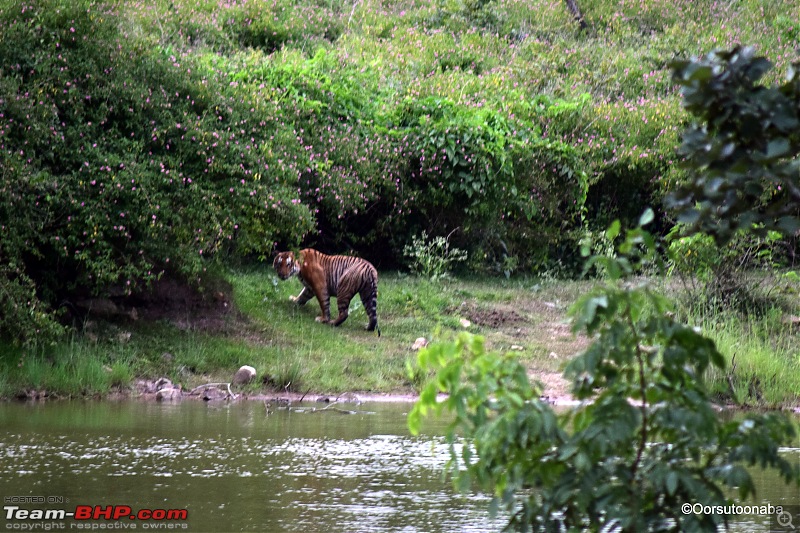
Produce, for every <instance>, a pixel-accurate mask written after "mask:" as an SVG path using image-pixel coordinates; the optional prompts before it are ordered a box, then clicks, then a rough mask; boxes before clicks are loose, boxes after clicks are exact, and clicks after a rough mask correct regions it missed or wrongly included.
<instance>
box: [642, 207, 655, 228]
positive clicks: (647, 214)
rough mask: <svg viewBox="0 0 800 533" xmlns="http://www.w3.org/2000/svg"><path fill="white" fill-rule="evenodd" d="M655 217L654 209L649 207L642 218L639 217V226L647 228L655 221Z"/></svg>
mask: <svg viewBox="0 0 800 533" xmlns="http://www.w3.org/2000/svg"><path fill="white" fill-rule="evenodd" d="M655 217H656V215H655V213H654V212H653V209H652V208H650V207H648V208H647V209H645V211H644V213H642V216H641V217H639V226H646V225H648V224H650V223H651V222H652V221H653V219H655Z"/></svg>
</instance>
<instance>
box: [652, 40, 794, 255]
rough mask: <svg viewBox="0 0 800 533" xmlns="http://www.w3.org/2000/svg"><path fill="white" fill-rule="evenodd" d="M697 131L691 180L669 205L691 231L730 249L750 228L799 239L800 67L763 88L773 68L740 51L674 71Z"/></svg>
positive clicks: (691, 135) (691, 137)
mask: <svg viewBox="0 0 800 533" xmlns="http://www.w3.org/2000/svg"><path fill="white" fill-rule="evenodd" d="M672 66H673V69H674V74H673V79H674V80H675V81H676V82H677V83H678V84H680V86H681V91H682V94H683V102H684V107H685V108H686V109H687V110H688V111H689V112H690V113H691V114H692V115H693V116H694V117H695V123H694V124H693V125H692V126H690V127H689V128H688V129H687V131H686V132H685V133H684V136H683V143H682V145H681V147H680V149H679V153H680V155H682V156H683V157H684V158H685V159H686V166H687V167H688V168H689V170H690V173H691V175H690V179H689V180H688V181H687V182H686V183H684V184H682V185H681V186H680V187H679V188H678V189H677V190H676V191H675V192H673V193H672V194H670V195H669V197H668V199H667V205H668V206H669V207H671V208H672V209H675V210H676V211H677V212H678V213H679V221H681V222H684V223H686V224H687V225H689V226H690V229H691V230H692V231H700V232H703V233H708V234H709V235H712V236H713V237H714V238H715V239H716V240H717V242H719V243H726V242H728V241H729V240H730V239H731V238H733V236H734V235H735V234H736V231H737V230H738V229H740V228H743V229H744V230H746V231H749V230H750V229H751V228H752V227H754V226H755V230H756V231H757V232H759V233H761V234H766V232H767V231H769V230H776V231H780V232H781V233H788V234H792V233H794V231H796V230H797V229H798V228H800V221H799V219H798V214H800V210H798V205H799V204H800V158H798V156H800V74H798V68H799V67H800V63H795V64H794V65H792V67H791V68H790V69H789V71H788V74H787V76H786V79H785V80H784V82H783V83H782V84H779V85H765V84H763V82H762V80H763V78H764V76H765V75H766V74H767V73H769V71H770V70H771V69H772V67H773V65H772V63H771V62H770V61H769V60H767V59H766V58H764V57H761V56H757V55H756V54H755V51H754V49H753V48H750V47H736V48H734V49H732V50H730V51H716V52H712V53H710V54H708V55H706V56H704V57H702V58H699V59H694V60H679V61H675V62H673V64H672Z"/></svg>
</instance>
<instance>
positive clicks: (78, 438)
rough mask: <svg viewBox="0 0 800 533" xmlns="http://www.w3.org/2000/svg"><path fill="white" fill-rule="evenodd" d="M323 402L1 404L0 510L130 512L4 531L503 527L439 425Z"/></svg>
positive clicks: (755, 524) (378, 407)
mask: <svg viewBox="0 0 800 533" xmlns="http://www.w3.org/2000/svg"><path fill="white" fill-rule="evenodd" d="M322 407H324V405H306V406H304V409H299V410H291V411H289V410H285V409H275V408H273V411H272V412H271V413H270V414H269V415H267V412H266V409H265V406H264V405H263V404H261V403H258V402H241V403H233V404H226V403H222V404H204V403H201V402H195V401H191V402H184V403H179V404H158V403H142V402H121V403H111V402H86V403H83V402H53V403H47V404H9V403H5V404H0V497H2V498H3V499H4V506H16V507H19V508H20V509H23V510H32V509H45V510H46V509H54V510H64V511H67V512H74V511H75V510H76V509H78V508H79V507H78V506H89V507H88V508H86V509H88V511H86V509H84V511H81V512H94V508H95V507H96V506H100V509H101V510H106V511H107V512H113V511H114V510H117V509H118V510H120V512H121V513H123V516H124V517H125V518H123V519H122V520H121V521H109V520H105V519H103V518H102V516H101V517H100V518H101V519H100V520H91V521H75V520H72V519H69V518H67V519H61V518H60V517H58V516H55V518H54V519H48V520H16V519H15V518H19V516H14V517H13V518H12V519H9V518H8V516H7V513H8V512H9V511H7V510H4V511H3V513H4V514H3V517H2V518H0V523H3V524H4V527H3V529H5V530H17V531H22V530H23V528H24V527H28V528H30V527H36V528H38V530H39V531H43V530H56V529H60V527H59V526H63V528H64V529H77V528H78V526H86V527H92V526H97V527H99V525H100V524H105V525H112V526H115V530H116V531H119V530H122V529H137V530H139V531H141V530H142V529H151V528H152V527H156V526H158V527H159V529H161V528H163V527H165V526H171V529H170V530H186V531H196V532H199V531H219V532H225V531H266V532H269V531H301V532H304V533H313V532H317V531H319V532H323V531H324V532H329V531H347V532H358V531H370V532H372V531H403V532H405V531H408V532H417V531H431V532H433V531H447V532H449V531H453V532H456V531H458V532H462V531H492V530H494V531H497V530H499V529H501V528H502V526H503V524H504V523H505V521H504V520H502V519H497V520H494V521H493V520H490V519H489V517H488V514H487V506H488V501H489V497H488V496H487V495H485V494H481V493H470V494H466V495H463V494H460V493H456V492H454V491H453V489H452V486H451V483H450V481H449V480H444V479H442V471H443V469H444V466H445V463H446V462H447V460H448V458H449V451H448V446H447V444H446V442H445V441H444V438H443V437H442V433H443V431H444V424H443V423H434V422H431V423H429V424H428V426H427V427H426V428H425V432H424V434H423V435H420V436H418V437H414V436H411V435H410V434H409V432H408V429H407V427H406V413H407V412H408V410H409V409H410V408H411V405H410V404H391V403H389V404H362V405H359V406H352V407H349V408H350V409H355V410H358V413H357V414H342V413H339V412H336V411H334V410H333V409H328V410H326V411H321V410H320V409H321V408H322ZM313 409H315V410H313ZM785 453H787V454H792V455H795V456H798V451H797V450H786V451H785ZM753 475H754V477H755V478H756V483H757V485H758V490H759V493H758V494H759V498H758V501H757V502H744V503H759V502H769V503H772V504H774V505H781V504H783V505H794V506H797V505H798V504H800V492H798V489H797V488H796V487H794V488H788V487H786V486H785V485H783V483H782V482H780V480H779V479H778V478H777V476H776V475H775V474H774V473H773V472H763V471H760V470H754V471H753ZM39 497H41V500H38V498H39ZM31 498H36V499H34V500H31ZM114 506H116V507H114ZM127 508H130V509H127ZM156 509H158V510H164V511H172V510H175V511H184V510H185V511H186V513H187V518H186V519H185V520H183V519H181V515H177V517H178V518H179V519H178V520H170V521H153V520H130V519H127V517H128V516H129V515H134V514H136V513H137V512H138V511H140V510H156ZM14 512H16V511H14ZM768 524H769V521H768V519H767V518H766V517H752V516H744V517H738V518H736V519H735V524H734V527H733V528H732V530H733V531H768ZM48 528H50V529H48ZM27 530H31V529H27ZM34 530H36V529H34ZM95 530H97V529H95Z"/></svg>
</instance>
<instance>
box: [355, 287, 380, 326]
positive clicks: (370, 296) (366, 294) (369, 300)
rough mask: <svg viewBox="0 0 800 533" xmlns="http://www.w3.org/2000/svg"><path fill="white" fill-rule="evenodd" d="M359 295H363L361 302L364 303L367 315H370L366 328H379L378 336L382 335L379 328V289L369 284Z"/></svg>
mask: <svg viewBox="0 0 800 533" xmlns="http://www.w3.org/2000/svg"><path fill="white" fill-rule="evenodd" d="M359 296H361V303H362V304H364V311H366V312H367V316H368V317H369V324H367V327H366V330H367V331H375V329H376V328H377V329H378V336H379V337H380V335H381V330H380V328H378V294H377V291H376V290H375V289H374V288H373V287H372V286H368V287H365V288H363V289H361V291H360V292H359Z"/></svg>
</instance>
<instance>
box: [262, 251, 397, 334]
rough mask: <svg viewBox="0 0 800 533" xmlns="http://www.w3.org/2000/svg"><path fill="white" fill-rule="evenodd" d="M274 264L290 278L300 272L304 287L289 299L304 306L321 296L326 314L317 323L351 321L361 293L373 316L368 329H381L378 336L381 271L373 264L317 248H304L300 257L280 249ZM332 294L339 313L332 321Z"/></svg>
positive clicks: (282, 277) (319, 300) (369, 315)
mask: <svg viewBox="0 0 800 533" xmlns="http://www.w3.org/2000/svg"><path fill="white" fill-rule="evenodd" d="M272 266H273V267H274V268H275V271H276V272H277V273H278V277H279V278H281V279H282V280H284V281H285V280H287V279H289V278H290V277H292V276H294V275H297V277H298V278H299V279H300V282H301V283H302V284H303V290H302V291H300V294H298V295H297V296H294V295H292V296H290V297H289V300H291V301H293V302H295V303H297V305H304V304H305V303H306V302H308V301H309V300H311V298H313V297H315V296H316V298H317V301H318V302H319V306H320V308H321V310H322V315H321V316H318V317H317V319H316V320H317V322H322V323H325V324H332V325H333V326H340V325H342V323H343V322H344V321H345V320H347V315H348V309H349V308H350V300H352V299H353V297H354V296H355V295H356V293H358V295H359V296H360V297H361V302H362V303H363V304H364V309H365V310H366V312H367V316H368V317H369V324H367V327H366V330H367V331H375V330H376V329H377V331H378V336H379V337H380V335H381V330H380V328H378V271H377V270H375V267H374V266H372V263H370V262H369V261H367V260H365V259H361V258H360V257H351V256H347V255H325V254H323V253H322V252H318V251H317V250H314V249H313V248H306V249H305V250H301V251H300V259H297V258H295V255H294V253H292V252H280V253H278V255H277V256H276V257H275V261H274V262H273V264H272ZM331 296H335V297H336V305H337V307H338V308H339V316H338V317H336V320H334V321H333V322H331V311H330V304H331Z"/></svg>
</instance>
